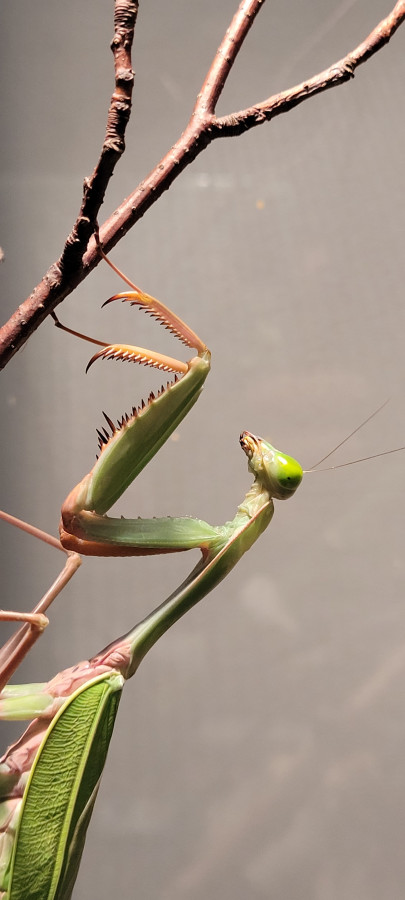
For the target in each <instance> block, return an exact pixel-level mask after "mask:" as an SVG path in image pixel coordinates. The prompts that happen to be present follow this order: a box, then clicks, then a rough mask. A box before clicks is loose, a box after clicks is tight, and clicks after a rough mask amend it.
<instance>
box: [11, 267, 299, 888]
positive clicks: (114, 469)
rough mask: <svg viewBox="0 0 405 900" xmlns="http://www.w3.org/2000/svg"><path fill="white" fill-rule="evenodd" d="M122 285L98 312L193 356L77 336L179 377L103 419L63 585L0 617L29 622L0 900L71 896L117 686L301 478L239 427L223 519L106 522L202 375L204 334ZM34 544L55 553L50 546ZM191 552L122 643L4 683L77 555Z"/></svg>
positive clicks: (64, 533) (18, 645)
mask: <svg viewBox="0 0 405 900" xmlns="http://www.w3.org/2000/svg"><path fill="white" fill-rule="evenodd" d="M116 271H118V270H116ZM119 274H121V273H119ZM125 280H126V281H127V279H125ZM127 283H129V286H130V287H131V288H132V290H131V291H130V292H127V293H124V294H117V295H115V296H114V297H112V298H111V300H110V301H107V302H111V301H113V300H118V299H119V300H122V301H123V302H129V303H131V304H132V305H136V306H138V307H140V308H141V309H143V310H146V311H147V312H149V313H150V314H151V315H152V316H153V317H154V318H155V319H157V321H159V322H160V323H162V324H163V325H164V326H165V327H166V328H168V329H169V330H170V331H171V332H172V333H173V335H174V336H175V337H177V338H178V339H179V340H180V341H182V342H183V343H184V344H186V346H188V347H189V348H191V349H192V350H195V351H196V355H195V356H193V357H192V358H191V359H190V360H189V361H188V362H186V363H183V362H181V361H179V360H177V359H174V358H171V357H167V356H163V355H161V354H160V353H155V352H153V351H149V350H145V349H143V348H141V347H133V346H130V345H124V344H104V343H103V342H101V341H93V339H92V338H89V337H88V336H86V335H80V334H79V333H78V332H73V334H77V335H78V336H80V337H84V338H85V339H86V340H90V341H93V342H94V343H96V344H99V345H100V346H101V349H100V350H98V352H97V353H96V354H95V356H94V357H93V358H92V359H91V360H90V363H89V366H90V365H91V364H92V363H93V362H94V361H95V360H96V359H98V358H105V359H116V360H123V361H128V362H139V363H142V364H145V365H150V366H153V367H156V368H158V369H160V370H161V371H163V372H164V373H166V372H168V373H174V380H173V381H172V382H171V383H168V384H167V386H166V387H165V388H164V387H162V389H161V391H159V392H158V394H157V395H156V396H154V395H153V394H151V395H150V397H149V399H148V402H147V403H146V404H145V403H143V402H142V404H141V405H140V406H139V407H138V408H135V407H134V408H133V409H132V412H131V413H130V414H128V415H125V416H123V418H122V419H121V420H120V421H119V422H118V424H117V425H115V424H114V423H113V421H112V420H111V419H110V418H109V417H108V416H105V419H106V422H107V425H108V429H109V430H107V429H106V428H103V429H102V430H100V431H99V432H98V434H99V449H100V455H99V457H98V459H97V461H96V463H95V465H94V466H93V468H92V470H91V472H90V473H89V474H87V475H86V476H85V477H84V478H83V479H82V481H80V483H79V484H78V485H77V486H76V487H75V488H74V489H73V491H72V492H71V493H70V494H69V496H68V497H67V499H66V500H65V502H64V503H63V506H62V515H61V525H60V539H61V544H62V547H63V548H64V549H65V550H66V551H67V553H68V559H67V563H66V565H65V568H64V570H63V572H62V573H61V576H60V578H59V579H57V580H56V582H55V584H54V585H53V586H52V588H51V589H50V591H49V592H48V593H47V595H45V598H42V600H41V601H40V603H39V604H37V606H36V607H35V609H34V610H33V612H32V613H30V614H24V613H7V612H4V611H2V612H1V613H0V618H2V619H14V620H16V621H20V620H22V621H23V622H24V624H23V625H22V626H21V628H20V629H19V630H18V631H17V633H16V635H15V636H13V638H11V639H10V640H9V641H8V642H7V643H6V644H5V645H4V647H3V649H2V651H1V652H0V684H1V686H3V685H4V689H3V691H2V694H1V699H0V717H1V718H3V719H17V720H24V719H26V720H31V722H30V724H29V726H28V728H27V729H26V731H25V732H24V734H23V735H22V737H21V738H20V739H19V740H18V741H17V742H16V743H14V744H13V745H12V746H11V747H10V748H9V749H8V751H7V752H6V754H5V755H4V756H3V758H2V760H0V829H1V831H0V900H68V898H69V897H70V896H71V893H72V890H73V886H74V882H75V879H76V876H77V872H78V868H79V864H80V860H81V855H82V852H83V847H84V842H85V837H86V831H87V827H88V824H89V821H90V818H91V814H92V811H93V806H94V803H95V799H96V795H97V790H98V787H99V783H100V778H101V775H102V772H103V768H104V763H105V759H106V755H107V751H108V746H109V742H110V738H111V734H112V730H113V726H114V719H115V715H116V712H117V707H118V702H119V698H120V695H121V691H122V688H123V685H124V683H125V681H126V680H128V679H129V678H130V677H131V676H132V675H133V674H134V673H135V671H136V669H137V668H138V666H139V664H140V662H141V661H142V659H143V658H144V656H145V654H146V653H147V652H148V650H149V649H150V648H151V647H152V646H153V645H154V644H155V643H156V641H157V640H158V638H159V637H161V635H163V634H164V633H165V632H166V631H167V630H168V628H170V627H171V625H173V624H174V623H175V622H176V621H177V620H178V619H179V618H180V617H181V616H183V615H184V614H185V613H186V612H187V611H188V610H189V609H190V608H191V607H192V606H194V605H195V604H196V603H198V601H199V600H201V599H202V598H203V597H205V596H206V594H207V593H208V592H209V591H211V590H213V588H215V587H216V585H217V584H219V582H220V581H221V580H222V579H223V578H225V576H226V575H227V574H228V572H230V571H231V569H232V568H233V567H234V566H235V565H236V563H237V562H238V561H239V559H240V558H241V556H242V555H243V554H244V553H245V552H246V550H248V549H249V548H250V547H251V545H252V544H253V543H254V542H255V541H256V540H257V538H258V537H259V536H260V535H261V534H262V532H263V531H264V530H265V528H266V527H267V525H268V524H269V523H270V521H271V519H272V516H273V511H274V505H273V500H274V499H279V500H284V499H287V498H288V497H291V496H292V495H293V494H294V492H295V491H296V489H297V487H298V486H299V484H300V483H301V480H302V477H303V470H302V468H301V466H300V464H299V463H298V462H297V461H296V460H295V459H293V458H292V457H290V456H287V455H286V454H284V453H280V452H279V451H278V450H276V449H275V448H274V447H273V446H271V445H270V444H269V443H267V442H266V441H264V440H262V439H261V438H258V437H255V436H254V435H252V434H250V433H249V432H247V431H244V432H242V434H241V436H240V444H241V448H242V450H243V451H244V453H245V454H246V456H247V458H248V468H249V470H250V472H251V474H252V475H253V477H254V481H253V484H252V486H251V487H250V489H249V490H248V492H247V493H246V495H245V497H244V498H243V500H242V501H241V503H240V504H239V506H238V508H237V511H236V515H235V516H234V518H233V519H232V520H231V521H229V522H226V523H225V524H224V525H220V526H212V525H209V524H208V523H207V522H203V521H201V520H199V519H194V518H162V519H115V518H110V517H108V516H107V515H106V513H107V512H108V510H109V509H110V508H111V506H112V505H113V503H115V501H116V500H117V499H119V497H120V496H121V495H122V494H123V493H124V492H125V490H126V489H127V487H128V486H129V484H130V483H131V482H132V481H133V480H134V479H135V478H136V476H137V475H138V474H139V473H140V472H141V470H142V469H143V468H144V466H145V465H146V464H147V463H148V462H149V460H150V459H151V458H152V457H153V456H154V455H155V453H157V451H158V450H159V448H160V447H161V446H162V444H163V443H164V442H165V441H166V440H167V439H168V437H169V436H170V435H171V434H172V433H173V431H174V430H175V428H177V426H178V424H179V423H180V422H181V421H182V419H183V418H184V417H185V416H186V415H187V413H188V412H189V410H190V409H191V407H192V406H193V405H194V403H195V402H196V400H197V399H198V397H199V395H200V393H201V390H202V388H203V385H204V382H205V379H206V377H207V375H208V372H209V369H210V353H209V350H208V348H207V347H206V345H205V344H204V343H203V342H202V341H201V340H200V338H198V337H197V335H196V334H195V333H194V332H193V331H192V330H191V329H190V328H189V327H188V326H187V325H186V324H185V323H184V322H182V320H181V319H179V318H178V317H177V316H176V315H175V314H174V313H172V312H171V311H170V310H169V309H168V308H167V307H166V306H164V305H163V304H162V303H160V301H158V300H156V299H155V298H153V297H151V296H149V295H148V294H145V293H144V292H142V291H140V290H139V289H138V288H136V286H135V285H133V284H132V283H131V282H128V281H127ZM57 324H59V325H60V323H58V322H57ZM61 327H63V328H65V326H61ZM65 330H67V331H69V330H70V329H67V328H65ZM7 518H10V517H7ZM15 524H20V525H21V523H18V521H17V522H15ZM40 536H41V535H40ZM42 537H43V539H45V540H46V539H48V538H49V542H50V543H52V542H54V543H55V546H59V548H60V544H59V542H58V541H56V539H53V538H51V537H50V536H46V535H45V536H43V535H42ZM193 548H200V550H201V559H200V561H199V562H198V563H197V565H196V566H195V567H194V569H193V570H192V572H191V573H190V575H189V576H188V577H187V578H186V579H185V581H184V582H183V583H182V584H181V585H180V587H179V588H177V590H176V591H174V593H172V594H171V595H170V596H169V597H168V598H167V599H166V600H164V602H163V603H162V604H161V605H160V606H158V607H157V608H156V609H155V610H153V612H151V613H150V614H149V615H148V616H147V617H146V618H145V619H144V620H142V621H141V622H139V623H138V624H137V625H135V626H134V627H133V628H132V629H131V630H130V631H129V632H128V633H127V634H126V635H124V636H123V637H121V638H119V639H117V640H115V641H113V643H111V644H109V645H108V646H107V647H106V648H104V649H103V650H102V651H100V652H99V653H98V654H97V655H96V656H93V657H92V658H91V659H89V660H86V661H84V662H81V663H79V664H77V665H75V666H73V667H72V668H70V669H66V670H65V671H64V672H60V673H59V674H58V675H56V677H55V678H53V679H52V680H51V681H50V682H48V683H44V684H31V685H8V686H5V685H6V684H7V682H8V679H9V678H10V676H11V674H12V673H13V672H14V671H15V670H16V669H17V667H18V665H19V663H20V662H21V660H22V659H23V657H24V656H25V655H26V653H27V652H28V650H29V649H30V647H31V646H32V644H33V643H34V642H35V640H36V639H37V638H38V636H39V635H40V633H41V632H42V630H43V628H44V627H45V625H46V624H47V619H46V617H45V615H44V612H45V610H46V609H47V607H48V606H49V604H50V603H51V602H52V600H53V599H54V597H55V596H56V595H57V593H59V592H60V589H61V587H63V585H64V584H65V583H66V581H67V580H69V578H70V577H71V575H72V574H73V572H74V571H75V570H76V568H77V565H78V564H79V556H78V554H84V555H101V556H114V555H120V556H133V555H146V554H153V553H171V552H176V551H185V550H189V549H193Z"/></svg>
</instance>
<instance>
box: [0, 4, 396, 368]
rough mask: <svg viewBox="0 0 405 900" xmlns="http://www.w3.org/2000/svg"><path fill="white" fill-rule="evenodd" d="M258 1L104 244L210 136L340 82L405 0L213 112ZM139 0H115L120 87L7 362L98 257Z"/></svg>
mask: <svg viewBox="0 0 405 900" xmlns="http://www.w3.org/2000/svg"><path fill="white" fill-rule="evenodd" d="M263 3H264V0H242V3H241V4H240V6H239V9H238V11H237V12H236V14H235V16H234V18H233V20H232V22H231V24H230V26H229V28H228V30H227V32H226V34H225V36H224V38H223V40H222V42H221V45H220V47H219V49H218V51H217V54H216V56H215V58H214V60H213V63H212V65H211V67H210V69H209V71H208V74H207V77H206V79H205V81H204V84H203V86H202V88H201V92H200V94H199V95H198V98H197V101H196V104H195V107H194V110H193V112H192V115H191V118H190V121H189V123H188V125H187V127H186V129H185V131H184V132H183V134H182V135H181V137H180V138H179V140H178V141H177V142H176V143H175V144H174V146H173V147H172V148H171V150H169V152H168V153H167V154H166V155H165V156H164V157H163V159H162V160H161V161H160V162H159V163H158V165H157V166H156V167H155V168H154V169H153V171H152V172H151V173H150V174H149V175H148V176H147V177H146V178H145V179H144V181H142V182H141V183H140V184H139V185H138V187H137V188H136V189H135V190H134V191H133V193H132V194H130V196H129V197H128V198H127V199H126V200H125V201H124V202H123V203H122V204H121V206H120V207H119V208H118V209H117V210H116V211H115V212H114V213H113V215H112V216H110V218H109V219H107V220H106V222H105V223H104V224H103V225H102V226H101V228H100V238H101V241H102V244H103V247H104V249H105V250H106V251H109V250H111V248H112V247H114V246H115V244H117V243H118V241H119V240H120V239H121V238H122V237H123V236H124V235H125V234H126V233H127V231H129V229H130V228H131V227H132V226H133V225H134V224H135V222H137V221H138V220H139V219H140V218H141V217H142V216H143V215H144V213H145V212H146V211H147V210H148V209H149V207H150V206H152V204H153V203H155V202H156V200H157V199H158V198H159V197H160V196H161V194H162V193H163V192H164V191H165V190H167V189H168V188H169V187H170V185H171V184H172V182H173V181H174V180H175V178H177V177H178V175H179V174H180V172H182V171H183V169H185V168H186V166H188V165H189V164H190V163H191V162H192V161H193V160H194V159H195V158H196V157H197V156H198V155H199V153H201V151H202V150H204V149H205V147H207V145H208V144H210V143H211V142H212V141H213V140H215V139H216V138H219V137H229V136H233V135H237V134H242V133H244V132H245V131H247V130H249V129H250V128H253V127H255V126H257V125H260V124H262V123H263V122H269V121H270V120H271V119H272V118H274V117H275V116H277V115H281V113H284V112H288V110H290V109H292V108H293V107H294V106H297V105H298V104H299V103H302V102H303V101H304V100H307V99H308V98H309V97H313V96H314V95H315V94H319V93H322V92H323V91H326V90H328V89H329V88H332V87H336V86H337V85H339V84H344V83H345V82H346V81H348V80H349V79H351V78H353V76H354V72H355V69H356V68H357V66H359V65H361V63H364V62H366V61H367V60H368V59H369V58H370V57H371V56H372V55H373V54H374V53H376V52H377V51H378V50H380V49H381V48H382V47H383V46H384V45H385V44H387V43H388V41H389V40H390V38H391V37H392V35H393V34H394V33H395V31H396V30H397V28H398V27H399V26H400V25H401V23H402V22H403V21H404V19H405V0H398V2H397V3H396V4H395V6H394V8H393V9H392V11H391V13H390V14H389V15H388V16H387V17H386V18H385V19H383V20H382V21H381V22H380V23H379V24H378V25H377V26H376V27H375V28H374V29H373V31H372V32H371V33H370V34H369V36H368V37H367V38H366V39H365V40H364V41H362V43H361V44H359V45H358V46H357V47H356V48H355V49H354V50H352V51H351V52H350V53H348V54H347V55H346V56H345V57H343V59H341V60H338V62H336V63H333V64H332V65H331V66H329V68H328V69H325V70H324V71H323V72H320V73H319V74H318V75H315V76H313V77H312V78H310V79H308V80H306V81H304V82H302V83H301V84H298V85H295V86H294V87H292V88H290V89H288V90H286V91H282V92H281V93H279V94H275V95H273V96H270V97H269V98H268V99H267V100H264V101H260V102H258V103H255V104H254V105H253V106H250V107H248V108H247V109H243V110H240V111H239V112H234V113H231V114H229V115H226V116H221V117H218V116H216V115H215V108H216V104H217V102H218V99H219V97H220V95H221V93H222V90H223V88H224V85H225V83H226V80H227V77H228V75H229V72H230V70H231V68H232V65H233V63H234V62H235V59H236V57H237V54H238V52H239V50H240V48H241V46H242V44H243V41H244V39H245V37H246V35H247V34H248V31H249V29H250V28H251V26H252V24H253V22H254V19H255V17H256V15H257V14H258V12H259V11H260V9H261V7H262V5H263ZM137 5H138V4H137V2H136V0H116V15H117V14H118V13H120V14H122V16H123V19H124V25H123V27H124V31H125V29H127V31H126V34H127V37H126V38H125V39H124V40H121V39H120V40H119V41H118V44H117V47H116V48H115V49H116V50H117V52H116V53H115V63H116V85H117V87H116V92H115V94H114V95H113V103H112V106H111V109H110V114H109V124H108V126H107V135H106V141H105V143H104V146H103V152H102V154H101V157H100V160H99V163H98V164H97V166H96V169H95V170H94V173H93V175H92V176H91V178H90V179H89V180H88V181H86V182H85V188H84V197H83V202H82V208H81V211H80V214H79V217H78V219H77V221H76V223H75V225H74V227H73V229H72V232H71V234H70V235H69V238H68V240H67V242H66V245H65V248H64V250H63V253H62V256H61V257H60V259H59V261H58V262H56V263H54V264H53V265H52V266H51V267H50V269H49V270H48V272H47V273H46V275H45V276H44V278H43V279H42V281H41V282H40V284H39V285H38V286H37V287H36V288H35V290H34V291H33V293H32V294H31V296H30V297H29V298H28V299H27V300H26V301H25V302H24V303H22V304H21V306H20V307H19V308H18V309H17V310H16V312H15V313H14V315H13V316H12V317H11V319H10V320H9V322H7V323H6V324H5V325H4V326H3V328H2V329H1V330H0V367H3V366H5V365H6V363H7V362H8V360H9V359H10V358H11V356H13V354H14V353H15V352H16V351H17V350H18V349H19V348H20V347H21V346H22V344H23V343H24V342H25V341H26V340H27V338H28V337H29V335H30V334H31V333H32V332H33V331H34V330H35V329H36V328H37V327H38V325H39V324H40V322H42V321H43V319H44V318H45V317H46V316H47V315H48V314H49V313H50V312H51V311H52V310H53V309H54V308H55V307H56V306H57V305H58V304H59V303H60V302H61V301H62V300H63V299H64V298H65V297H66V296H67V295H68V294H69V293H71V292H72V290H73V289H74V288H75V287H76V286H77V285H78V284H79V283H80V282H81V281H83V280H84V279H85V278H86V277H87V275H88V274H89V273H90V272H91V271H92V269H94V268H95V266H96V265H97V264H98V262H99V261H100V258H101V256H100V253H99V250H98V247H97V244H96V241H95V240H94V238H91V235H92V233H93V232H94V228H95V223H96V219H97V214H98V210H99V208H100V206H101V203H102V201H103V198H104V194H105V190H106V187H107V184H108V181H109V178H110V177H111V174H112V171H113V168H114V166H115V164H116V162H117V159H118V158H119V156H120V154H121V153H122V152H123V149H124V143H123V137H124V131H125V124H126V121H127V119H128V117H129V111H130V102H131V91H132V69H131V65H130V57H129V56H128V53H129V50H130V44H131V41H132V35H133V28H134V25H135V19H136V12H137ZM126 17H127V18H126ZM117 33H118V32H117V30H116V34H117ZM113 48H114V41H113ZM120 73H121V74H120ZM121 107H122V108H121ZM89 238H90V243H88V241H89ZM86 248H87V249H86Z"/></svg>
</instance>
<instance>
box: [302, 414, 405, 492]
mask: <svg viewBox="0 0 405 900" xmlns="http://www.w3.org/2000/svg"><path fill="white" fill-rule="evenodd" d="M389 402H390V398H388V400H384V403H382V404H381V406H379V407H378V408H377V409H375V410H374V412H372V413H371V414H370V415H369V416H367V418H366V419H364V421H363V422H360V425H358V426H357V428H355V429H354V430H353V431H351V432H350V434H348V435H347V437H345V438H343V441H340V443H339V444H336V447H333V449H332V450H330V451H329V453H327V454H326V456H323V457H322V459H320V460H318V462H317V463H315V465H314V466H311V468H310V469H304V475H310V474H311V473H313V472H315V471H316V472H331V471H332V469H344V468H345V467H346V466H354V465H355V464H356V463H360V462H366V461H367V460H368V459H377V458H378V457H379V456H388V455H389V454H390V453H399V452H400V451H401V450H405V447H395V448H394V450H383V451H382V452H381V453H373V454H372V455H371V456H362V457H360V458H359V459H352V460H350V462H345V463H339V464H338V465H336V466H326V467H325V468H324V469H318V466H320V465H321V463H323V462H325V460H326V459H329V457H330V456H332V455H333V453H335V452H336V450H338V449H339V447H343V444H346V443H347V441H349V440H350V438H352V437H353V435H355V434H357V432H358V431H360V429H361V428H363V427H364V425H367V422H370V421H371V419H374V416H376V415H377V414H378V413H379V412H381V410H382V409H384V407H385V406H387V403H389Z"/></svg>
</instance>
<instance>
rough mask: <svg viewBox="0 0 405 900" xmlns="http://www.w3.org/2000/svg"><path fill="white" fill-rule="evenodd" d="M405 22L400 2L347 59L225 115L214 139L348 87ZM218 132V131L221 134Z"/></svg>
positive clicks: (404, 7) (404, 5) (401, 0)
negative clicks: (333, 89)
mask: <svg viewBox="0 0 405 900" xmlns="http://www.w3.org/2000/svg"><path fill="white" fill-rule="evenodd" d="M404 19H405V0H399V2H398V3H396V5H395V6H394V9H393V10H392V12H391V13H390V15H389V16H387V18H386V19H383V20H382V21H381V22H380V23H379V25H377V27H376V28H374V29H373V31H372V32H371V33H370V34H369V36H368V37H367V38H366V39H365V41H362V43H361V44H359V46H358V47H356V48H355V50H352V52H351V53H348V54H347V56H344V57H343V59H340V60H338V62H335V63H333V65H331V66H329V68H327V69H324V70H323V72H319V74H318V75H314V77H313V78H310V79H308V80H307V81H303V82H301V84H297V85H295V86H294V87H292V88H290V89H289V90H287V91H282V92H281V93H280V94H273V96H272V97H269V98H268V99H267V100H264V101H263V102H262V103H256V104H255V105H254V106H251V107H249V108H248V109H243V110H241V111H240V112H237V113H231V115H228V116H221V117H220V118H216V119H215V125H214V131H215V132H217V133H215V134H214V137H230V136H232V135H237V134H243V133H244V132H245V131H248V130H249V128H254V127H255V126H256V125H261V124H262V123H263V122H270V120H271V119H274V117H275V116H279V115H281V113H284V112H288V110H290V109H292V108H293V107H294V106H298V105H299V104H300V103H302V102H303V100H307V99H308V97H314V96H315V94H321V93H322V92H323V91H327V90H329V88H333V87H336V86H337V85H339V84H344V82H345V81H349V80H350V79H351V78H354V71H355V69H357V66H360V65H361V64H362V63H364V62H366V61H367V60H368V59H369V58H370V56H373V55H374V53H377V51H378V50H381V48H382V47H384V46H385V44H388V41H389V40H390V39H391V38H392V36H393V34H394V33H395V32H396V30H397V28H399V26H400V25H401V22H403V21H404ZM217 130H218V131H217Z"/></svg>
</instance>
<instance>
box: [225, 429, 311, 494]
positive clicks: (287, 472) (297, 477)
mask: <svg viewBox="0 0 405 900" xmlns="http://www.w3.org/2000/svg"><path fill="white" fill-rule="evenodd" d="M240 445H241V447H242V450H244V451H245V453H246V456H247V457H248V460H249V469H250V471H251V472H252V474H253V475H254V476H255V479H256V481H257V482H258V483H259V484H260V486H261V487H263V488H264V489H265V490H266V491H267V492H268V493H269V495H270V497H273V498H274V499H276V500H287V499H288V497H292V495H293V494H294V493H295V491H296V490H297V487H298V486H299V485H300V484H301V481H302V476H303V474H304V473H303V470H302V468H301V466H300V464H299V462H297V460H296V459H293V457H292V456H287V455H286V454H285V453H280V451H279V450H276V448H275V447H272V445H271V444H268V443H267V441H264V440H263V439H262V438H259V437H255V435H254V434H250V432H249V431H243V432H242V434H241V436H240Z"/></svg>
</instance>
